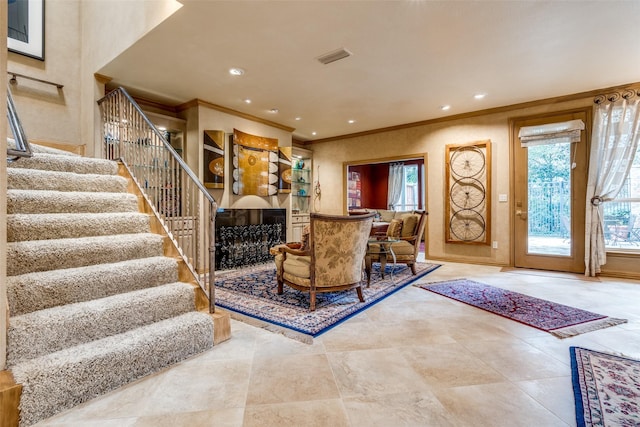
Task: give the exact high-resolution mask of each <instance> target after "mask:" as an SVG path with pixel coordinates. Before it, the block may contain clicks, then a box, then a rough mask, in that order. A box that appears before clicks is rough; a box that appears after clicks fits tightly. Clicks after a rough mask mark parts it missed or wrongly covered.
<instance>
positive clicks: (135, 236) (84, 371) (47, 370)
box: [7, 149, 214, 426]
mask: <svg viewBox="0 0 640 427" xmlns="http://www.w3.org/2000/svg"><path fill="white" fill-rule="evenodd" d="M34 151H46V152H39V153H35V154H34V156H33V157H32V158H25V159H21V160H19V161H17V162H15V163H10V164H9V168H8V170H7V181H8V190H7V214H8V215H7V236H8V237H7V240H8V244H7V276H8V277H7V288H8V291H7V292H8V301H9V312H10V316H11V317H10V319H9V331H8V337H7V341H8V349H7V364H8V368H9V369H10V370H11V371H12V372H13V375H14V378H15V380H16V382H17V383H19V384H22V387H23V390H22V396H21V400H20V424H21V426H28V425H31V424H33V423H36V422H37V421H39V420H42V419H44V418H48V417H50V416H52V415H54V414H55V413H57V412H59V411H62V410H64V409H67V408H70V407H72V406H74V405H77V404H79V403H81V402H84V401H87V400H89V399H91V398H93V397H95V396H98V395H100V394H103V393H106V392H108V391H110V390H112V389H115V388H117V387H119V386H122V385H124V384H126V383H128V382H130V381H132V380H134V379H137V378H140V377H142V376H145V375H148V374H150V373H153V372H156V371H158V370H160V369H162V368H164V367H166V366H168V365H171V364H173V363H176V362H178V361H180V360H183V359H185V358H187V357H189V356H192V355H194V354H197V353H199V352H202V351H204V350H206V349H208V348H210V347H211V346H212V345H213V324H214V322H213V320H212V318H211V317H210V316H209V315H208V314H206V313H199V312H197V311H196V309H195V300H196V296H195V288H194V286H193V285H192V284H188V283H181V282H179V280H178V261H177V260H176V259H173V258H170V257H166V256H164V251H163V239H164V237H163V236H162V235H159V234H153V233H151V232H150V230H151V228H150V217H149V216H148V215H146V214H142V213H139V212H138V198H137V197H136V196H135V195H133V194H129V193H127V185H128V182H127V180H126V179H125V178H123V177H120V176H118V175H117V173H118V165H117V164H116V163H115V162H111V161H108V160H101V159H91V158H83V157H78V156H73V155H66V154H62V153H61V152H56V151H51V150H45V149H41V150H37V149H36V150H34Z"/></svg>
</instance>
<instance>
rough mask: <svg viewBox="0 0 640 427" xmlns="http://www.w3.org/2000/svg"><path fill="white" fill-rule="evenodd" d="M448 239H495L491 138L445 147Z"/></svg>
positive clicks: (485, 241)
mask: <svg viewBox="0 0 640 427" xmlns="http://www.w3.org/2000/svg"><path fill="white" fill-rule="evenodd" d="M445 164H446V171H445V174H446V176H445V192H446V194H445V215H444V218H445V241H446V242H447V243H461V244H478V245H489V244H490V243H491V141H489V140H485V141H476V142H472V143H468V144H459V145H458V144H451V145H447V146H446V147H445Z"/></svg>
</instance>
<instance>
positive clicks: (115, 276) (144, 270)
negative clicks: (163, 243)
mask: <svg viewBox="0 0 640 427" xmlns="http://www.w3.org/2000/svg"><path fill="white" fill-rule="evenodd" d="M177 265H178V263H177V261H176V260H175V259H173V258H169V257H164V256H156V257H149V258H140V259H133V260H127V261H121V262H117V263H112V264H97V265H89V266H86V267H78V268H69V269H60V270H51V271H43V272H37V273H27V274H21V275H19V276H9V277H7V299H8V301H9V313H10V314H11V315H12V316H18V315H21V314H25V313H30V312H32V311H36V310H43V309H46V308H51V307H55V306H58V305H66V304H73V303H77V302H82V301H89V300H92V299H97V298H104V297H107V296H110V295H115V294H118V293H125V292H130V291H134V290H137V289H144V288H150V287H153V286H158V285H164V284H166V283H172V282H177V281H178V270H177Z"/></svg>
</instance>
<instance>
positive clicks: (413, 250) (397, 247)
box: [365, 211, 427, 283]
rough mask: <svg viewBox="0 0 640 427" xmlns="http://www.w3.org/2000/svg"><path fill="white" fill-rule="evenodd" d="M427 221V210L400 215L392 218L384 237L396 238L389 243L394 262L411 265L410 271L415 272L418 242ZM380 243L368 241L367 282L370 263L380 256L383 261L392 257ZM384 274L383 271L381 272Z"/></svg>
mask: <svg viewBox="0 0 640 427" xmlns="http://www.w3.org/2000/svg"><path fill="white" fill-rule="evenodd" d="M426 223H427V212H425V211H413V212H411V213H407V214H404V215H402V217H401V218H399V219H398V218H396V219H392V220H391V223H390V224H389V228H387V231H386V233H385V235H384V236H381V237H384V238H389V239H398V241H397V242H394V243H391V250H392V251H393V254H394V255H395V256H396V262H402V263H405V264H407V265H408V266H409V267H411V272H412V273H413V274H414V275H415V274H416V265H415V264H416V259H417V258H418V252H419V251H420V242H421V241H422V236H423V235H424V228H425V226H426ZM380 245H381V244H380V243H370V244H369V251H368V253H367V259H366V268H365V271H366V273H367V283H369V282H370V280H371V264H372V263H373V262H380V261H382V260H381V257H385V258H386V259H385V260H384V261H388V260H389V258H390V257H392V255H391V253H390V252H389V251H387V250H382V249H381V248H380ZM382 274H384V272H382Z"/></svg>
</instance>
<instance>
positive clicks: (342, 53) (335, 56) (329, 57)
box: [318, 47, 352, 65]
mask: <svg viewBox="0 0 640 427" xmlns="http://www.w3.org/2000/svg"><path fill="white" fill-rule="evenodd" d="M351 55H352V53H351V52H349V51H348V50H347V49H345V48H342V47H341V48H340V49H338V50H334V51H332V52H329V53H325V54H324V55H322V56H319V57H318V61H320V62H322V63H323V64H324V65H327V64H331V63H332V62H335V61H338V60H340V59H344V58H347V57H349V56H351Z"/></svg>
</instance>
